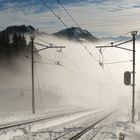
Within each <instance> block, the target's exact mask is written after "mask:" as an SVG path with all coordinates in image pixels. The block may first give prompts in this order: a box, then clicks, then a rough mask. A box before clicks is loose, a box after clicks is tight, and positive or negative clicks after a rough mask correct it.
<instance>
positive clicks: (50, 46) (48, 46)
mask: <svg viewBox="0 0 140 140" xmlns="http://www.w3.org/2000/svg"><path fill="white" fill-rule="evenodd" d="M34 44H36V45H40V46H43V47H45V48H42V49H39V50H36V51H34V52H39V51H42V50H45V49H49V48H51V49H54V48H66V47H65V46H54V45H52V44H51V45H43V44H40V43H37V42H35V43H34Z"/></svg>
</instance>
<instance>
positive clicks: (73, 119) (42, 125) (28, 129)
mask: <svg viewBox="0 0 140 140" xmlns="http://www.w3.org/2000/svg"><path fill="white" fill-rule="evenodd" d="M107 112H108V110H107V109H97V110H89V111H84V112H79V113H75V114H71V115H66V116H61V117H58V118H55V119H54V118H53V119H49V120H46V121H43V122H39V123H34V124H31V125H30V126H21V127H17V128H14V129H9V130H2V131H0V140H20V139H23V140H26V139H28V138H29V137H31V136H30V133H32V137H34V136H33V135H35V138H34V139H35V140H37V139H38V140H45V138H47V137H48V138H49V133H48V132H50V131H57V132H60V133H61V131H65V130H66V129H70V128H76V127H80V126H83V124H84V123H85V122H86V123H85V124H86V125H87V126H88V125H89V124H90V123H92V122H93V120H94V121H96V120H97V119H98V117H99V116H102V115H103V114H106V113H107ZM93 116H94V119H93ZM91 118H92V119H91ZM87 120H88V122H87ZM86 125H85V126H86ZM40 131H46V133H45V137H44V133H43V136H41V134H40V133H41V132H40ZM38 133H39V135H37V134H38ZM47 135H48V136H47ZM58 135H60V134H59V133H58V134H56V135H55V136H54V137H57V136H58ZM38 136H41V138H40V139H39V138H38Z"/></svg>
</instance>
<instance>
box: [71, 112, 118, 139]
mask: <svg viewBox="0 0 140 140" xmlns="http://www.w3.org/2000/svg"><path fill="white" fill-rule="evenodd" d="M114 112H115V111H113V112H111V113H110V114H108V115H106V116H105V117H103V118H101V119H100V120H98V121H97V122H95V123H93V124H92V125H90V126H89V127H87V128H86V129H84V130H83V131H81V132H79V133H78V134H76V135H75V136H73V137H71V138H69V140H77V139H79V138H80V137H82V136H83V135H84V134H85V133H87V132H88V131H90V130H91V129H93V128H94V127H95V126H96V125H97V124H99V123H100V122H102V121H103V120H105V119H106V118H108V117H109V116H111V115H112V114H113V113H114Z"/></svg>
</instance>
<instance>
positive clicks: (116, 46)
mask: <svg viewBox="0 0 140 140" xmlns="http://www.w3.org/2000/svg"><path fill="white" fill-rule="evenodd" d="M131 41H133V40H132V39H131V40H127V41H125V42H122V43H119V44H116V45H113V43H111V46H96V48H100V49H101V48H113V47H114V48H118V49H123V50H127V51H133V50H131V49H127V48H123V47H118V46H120V45H123V44H126V43H129V42H131Z"/></svg>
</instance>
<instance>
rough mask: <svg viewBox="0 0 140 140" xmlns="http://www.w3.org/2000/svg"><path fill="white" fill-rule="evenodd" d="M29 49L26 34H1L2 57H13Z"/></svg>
mask: <svg viewBox="0 0 140 140" xmlns="http://www.w3.org/2000/svg"><path fill="white" fill-rule="evenodd" d="M25 48H27V42H26V39H25V36H24V34H21V33H14V34H8V33H1V34H0V56H5V55H12V54H13V53H16V52H19V51H22V50H24V49H25Z"/></svg>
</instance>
